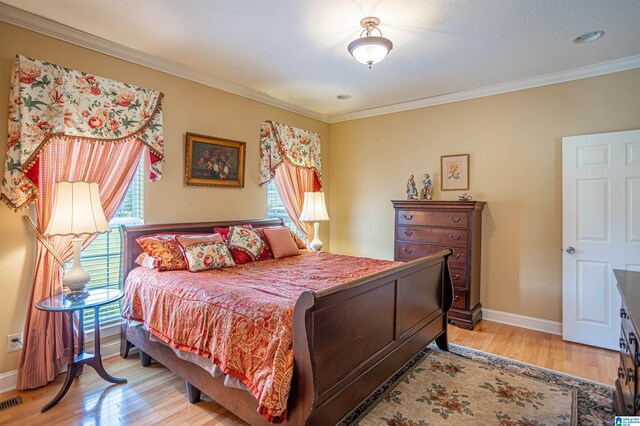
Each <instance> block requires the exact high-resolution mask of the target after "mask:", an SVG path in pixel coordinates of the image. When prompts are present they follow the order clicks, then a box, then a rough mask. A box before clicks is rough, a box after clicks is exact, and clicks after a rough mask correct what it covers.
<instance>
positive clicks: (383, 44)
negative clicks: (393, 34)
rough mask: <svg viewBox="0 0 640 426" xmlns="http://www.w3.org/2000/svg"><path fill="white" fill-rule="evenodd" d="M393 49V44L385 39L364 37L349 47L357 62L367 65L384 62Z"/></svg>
mask: <svg viewBox="0 0 640 426" xmlns="http://www.w3.org/2000/svg"><path fill="white" fill-rule="evenodd" d="M391 49H393V43H392V42H391V40H389V39H387V38H384V37H362V38H359V39H356V40H354V41H352V42H351V43H349V46H347V50H349V53H351V55H352V56H353V57H354V58H356V61H358V62H360V63H361V64H365V65H373V64H377V63H378V62H380V61H382V60H383V59H384V58H385V56H387V54H388V53H389V52H390V51H391Z"/></svg>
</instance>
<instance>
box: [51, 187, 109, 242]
mask: <svg viewBox="0 0 640 426" xmlns="http://www.w3.org/2000/svg"><path fill="white" fill-rule="evenodd" d="M109 231H111V228H109V224H108V223H107V218H106V217H105V216H104V210H103V209H102V204H101V203H100V191H99V188H98V184H97V183H95V182H56V184H55V201H54V204H53V213H52V215H51V220H50V221H49V226H47V230H46V231H45V232H44V234H45V235H82V234H99V233H103V232H109Z"/></svg>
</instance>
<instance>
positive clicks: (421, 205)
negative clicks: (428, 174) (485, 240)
mask: <svg viewBox="0 0 640 426" xmlns="http://www.w3.org/2000/svg"><path fill="white" fill-rule="evenodd" d="M391 202H392V203H393V207H395V208H401V209H425V208H434V209H464V210H471V209H474V210H482V209H484V206H485V204H487V203H486V202H485V201H454V200H450V201H443V200H437V201H435V200H430V201H427V200H391Z"/></svg>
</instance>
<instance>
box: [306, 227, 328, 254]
mask: <svg viewBox="0 0 640 426" xmlns="http://www.w3.org/2000/svg"><path fill="white" fill-rule="evenodd" d="M319 227H320V224H319V223H318V222H314V224H313V241H311V242H310V243H309V248H310V249H311V250H313V251H320V250H322V246H323V245H324V244H322V241H320V238H318V228H319Z"/></svg>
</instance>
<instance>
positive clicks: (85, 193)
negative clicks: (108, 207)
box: [44, 182, 111, 300]
mask: <svg viewBox="0 0 640 426" xmlns="http://www.w3.org/2000/svg"><path fill="white" fill-rule="evenodd" d="M109 231H111V228H109V224H108V223H107V218H106V217H105V216H104V210H103V209H102V204H100V193H99V189H98V184H97V183H95V182H56V184H55V201H54V204H53V212H52V214H51V220H50V221H49V226H47V230H46V231H45V232H44V235H73V240H71V241H72V243H73V266H72V267H71V269H70V270H69V271H68V272H67V273H66V274H64V278H63V279H62V283H63V284H64V285H65V286H66V287H67V288H68V289H69V293H68V294H67V297H68V298H69V299H76V300H77V299H82V298H84V297H87V296H88V295H89V293H88V292H87V291H85V286H86V285H87V283H88V282H89V280H90V279H91V276H90V275H89V273H88V272H87V271H85V269H84V268H83V267H82V264H81V262H80V251H81V250H82V238H80V236H81V235H93V234H101V233H103V232H109Z"/></svg>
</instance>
